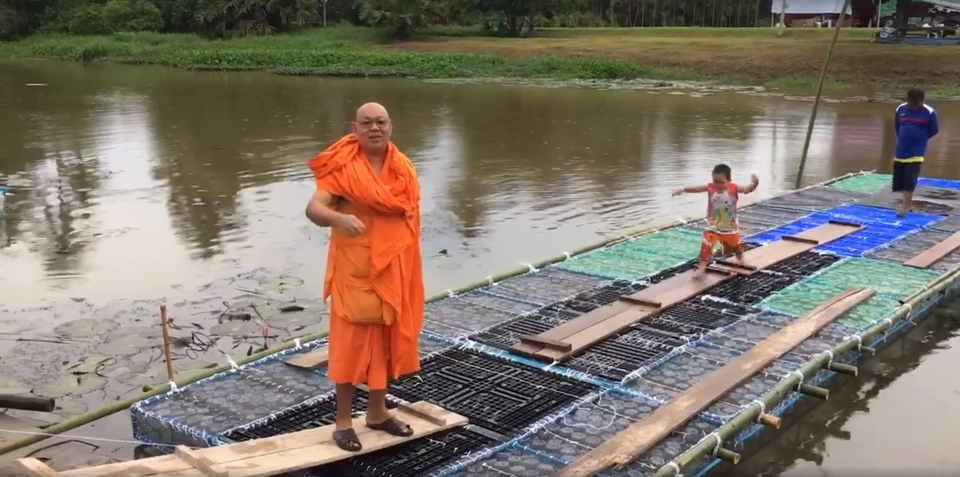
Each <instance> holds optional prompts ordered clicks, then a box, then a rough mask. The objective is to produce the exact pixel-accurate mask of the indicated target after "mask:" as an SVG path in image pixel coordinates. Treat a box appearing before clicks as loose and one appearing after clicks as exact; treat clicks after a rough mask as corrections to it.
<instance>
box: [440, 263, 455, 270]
mask: <svg viewBox="0 0 960 477" xmlns="http://www.w3.org/2000/svg"><path fill="white" fill-rule="evenodd" d="M437 268H439V269H440V270H446V271H448V272H452V271H454V270H460V264H459V263H441V264H439V265H437Z"/></svg>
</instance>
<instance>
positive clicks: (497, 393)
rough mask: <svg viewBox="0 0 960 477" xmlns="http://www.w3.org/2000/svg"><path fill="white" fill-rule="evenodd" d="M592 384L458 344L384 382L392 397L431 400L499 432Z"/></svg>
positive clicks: (510, 431) (516, 428) (509, 431)
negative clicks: (404, 375)
mask: <svg viewBox="0 0 960 477" xmlns="http://www.w3.org/2000/svg"><path fill="white" fill-rule="evenodd" d="M595 390H597V387H596V386H594V385H591V384H588V383H584V382H580V381H576V380H573V379H570V378H566V377H562V376H559V375H556V374H552V373H547V372H545V371H541V370H539V369H536V368H532V367H529V366H524V365H522V364H519V363H513V362H510V361H507V360H506V359H502V358H496V357H492V356H486V355H481V354H479V353H475V352H472V351H463V350H459V349H451V350H447V351H443V352H441V353H438V354H436V355H433V356H431V357H430V358H429V359H427V360H426V361H425V362H424V363H423V364H422V365H421V369H420V373H419V374H418V375H416V376H411V377H408V378H406V379H403V380H400V381H395V382H393V383H391V384H390V393H391V394H392V395H394V396H396V397H398V398H401V399H404V400H406V401H410V402H417V401H428V402H431V403H433V404H436V405H437V406H440V407H442V408H444V409H447V410H448V411H451V412H455V413H457V414H460V415H461V416H465V417H466V418H468V419H469V420H470V423H471V424H473V425H476V426H479V427H483V428H486V429H488V430H490V431H493V432H497V433H499V434H502V435H505V436H513V435H516V434H517V433H519V432H520V431H521V430H522V429H523V428H524V427H526V426H528V425H530V424H532V423H534V422H535V421H537V420H538V419H540V418H542V417H544V416H546V415H547V414H550V413H552V412H555V411H557V410H559V409H560V408H562V407H564V406H567V405H569V404H571V403H573V402H574V401H576V400H577V399H579V398H581V397H583V396H586V395H587V394H590V393H591V392H593V391H595Z"/></svg>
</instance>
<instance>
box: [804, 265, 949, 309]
mask: <svg viewBox="0 0 960 477" xmlns="http://www.w3.org/2000/svg"><path fill="white" fill-rule="evenodd" d="M937 276H939V274H938V273H936V272H932V271H929V270H921V269H917V268H913V267H907V266H904V265H897V264H894V263H888V262H882V261H879V260H871V259H867V258H851V259H850V260H844V261H842V262H839V263H837V264H836V265H833V266H832V267H830V268H827V269H826V270H824V271H823V273H820V274H819V275H817V276H816V277H814V278H810V279H808V280H809V281H812V282H816V283H824V284H827V285H833V286H836V287H862V288H869V289H871V290H875V291H876V292H877V294H878V295H885V296H889V297H892V298H897V299H903V298H906V297H907V296H909V295H911V294H913V293H915V292H918V291H920V290H922V289H923V288H924V286H925V285H926V283H927V282H929V281H931V280H933V279H934V278H937Z"/></svg>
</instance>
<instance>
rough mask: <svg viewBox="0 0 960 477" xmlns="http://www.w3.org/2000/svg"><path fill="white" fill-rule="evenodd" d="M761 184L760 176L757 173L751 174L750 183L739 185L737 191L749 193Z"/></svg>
mask: <svg viewBox="0 0 960 477" xmlns="http://www.w3.org/2000/svg"><path fill="white" fill-rule="evenodd" d="M759 185H760V178H759V177H757V175H756V174H750V183H749V184H747V185H745V186H737V192H740V193H741V194H749V193H751V192H753V191H755V190H757V186H759Z"/></svg>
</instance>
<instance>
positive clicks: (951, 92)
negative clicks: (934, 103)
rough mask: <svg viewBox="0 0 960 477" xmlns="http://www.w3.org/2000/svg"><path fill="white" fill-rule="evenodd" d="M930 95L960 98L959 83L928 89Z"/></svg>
mask: <svg viewBox="0 0 960 477" xmlns="http://www.w3.org/2000/svg"><path fill="white" fill-rule="evenodd" d="M930 96H933V97H935V98H960V85H953V86H948V87H946V88H934V89H932V90H931V91H930Z"/></svg>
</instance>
